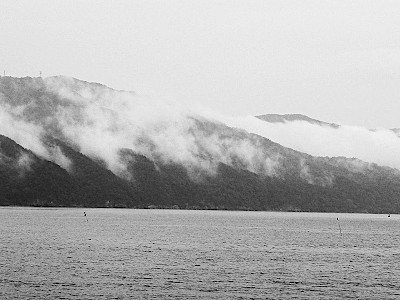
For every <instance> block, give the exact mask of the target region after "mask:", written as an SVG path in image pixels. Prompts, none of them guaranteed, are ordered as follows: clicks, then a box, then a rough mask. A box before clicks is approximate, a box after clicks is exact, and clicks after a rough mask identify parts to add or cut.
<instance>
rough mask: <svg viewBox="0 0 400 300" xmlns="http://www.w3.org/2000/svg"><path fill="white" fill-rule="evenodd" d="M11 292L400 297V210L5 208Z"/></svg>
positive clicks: (2, 282)
mask: <svg viewBox="0 0 400 300" xmlns="http://www.w3.org/2000/svg"><path fill="white" fill-rule="evenodd" d="M84 211H85V212H86V214H87V218H88V221H87V220H86V218H85V216H84V214H83V212H84ZM337 218H339V220H337ZM340 232H341V233H340ZM0 299H400V215H391V216H390V217H388V216H387V215H361V214H326V213H286V212H285V213H280V212H230V211H179V210H129V209H82V208H81V209H69V208H68V209H65V208H62V209H45V208H0Z"/></svg>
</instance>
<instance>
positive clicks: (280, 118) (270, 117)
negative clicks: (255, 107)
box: [256, 114, 340, 128]
mask: <svg viewBox="0 0 400 300" xmlns="http://www.w3.org/2000/svg"><path fill="white" fill-rule="evenodd" d="M256 118H258V119H260V120H263V121H266V122H269V123H286V122H293V121H304V122H308V123H310V124H316V125H319V126H329V127H332V128H339V127H340V125H338V124H335V123H327V122H323V121H319V120H316V119H312V118H310V117H307V116H305V115H301V114H286V115H278V114H266V115H260V116H256Z"/></svg>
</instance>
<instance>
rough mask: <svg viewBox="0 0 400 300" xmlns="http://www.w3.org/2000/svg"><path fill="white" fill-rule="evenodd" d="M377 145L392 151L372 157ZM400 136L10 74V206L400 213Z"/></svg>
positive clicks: (4, 139)
mask: <svg viewBox="0 0 400 300" xmlns="http://www.w3.org/2000/svg"><path fill="white" fill-rule="evenodd" d="M261 119H262V120H261ZM307 130H308V133H307V134H306V132H307ZM333 132H336V133H337V134H336V136H335V134H334V133H333ZM321 136H322V137H323V139H321ZM290 138H293V139H292V140H290ZM392 138H393V139H392ZM350 140H353V141H354V140H355V141H357V142H358V143H359V144H357V143H356V144H346V142H348V141H350ZM371 141H372V142H378V141H385V142H386V143H387V144H386V149H384V150H383V151H382V152H381V153H380V154H379V153H374V155H375V156H374V155H371V156H370V157H368V155H367V153H368V149H370V150H371V151H372V152H373V151H374V150H376V149H374V146H373V145H368V146H369V147H367V144H368V143H369V142H371ZM396 141H400V139H398V137H397V136H396V135H395V134H394V133H393V131H389V130H384V131H383V130H376V131H374V132H372V131H369V130H364V129H360V128H352V127H351V128H350V127H346V126H339V125H336V124H329V123H325V122H322V121H318V120H313V119H311V118H308V117H305V116H303V117H301V118H300V115H292V116H291V117H288V116H285V117H279V116H278V115H273V116H272V115H270V116H259V117H258V118H255V117H252V118H248V119H236V120H233V119H229V118H225V117H222V118H216V117H215V116H214V117H210V116H208V115H206V114H202V113H199V112H193V111H191V112H188V111H185V110H182V109H180V108H177V107H176V106H173V105H171V104H169V103H166V102H163V101H161V100H158V99H155V98H152V97H146V96H142V95H138V94H136V93H134V92H127V91H117V90H113V89H111V88H108V87H106V86H104V85H101V84H98V83H89V82H85V81H81V80H78V79H75V78H70V77H65V76H57V77H49V78H45V79H42V78H30V77H26V78H13V77H1V78H0V176H1V178H2V181H1V183H0V184H1V190H2V195H0V201H1V202H0V204H2V205H39V206H41V205H56V206H71V205H72V206H82V205H83V206H100V207H149V206H155V207H179V208H202V209H256V210H270V209H272V210H280V209H283V210H306V211H369V212H387V211H391V212H394V211H400V209H399V207H400V206H399V203H398V201H397V199H398V197H399V196H400V180H399V179H400V172H399V171H398V170H397V169H395V168H396V167H397V163H398V160H397V158H396V156H395V153H391V151H394V150H396V149H397V148H396V147H397V146H398V145H400V144H397V143H398V142H396ZM338 142H340V143H341V144H340V145H338V144H337V143H338ZM354 145H357V147H355V146H354ZM285 146H286V147H285ZM339 146H341V148H340V147H339ZM287 147H289V148H287ZM313 147H315V148H313ZM362 147H365V149H364V150H365V151H364V152H363V153H361V152H360V154H363V155H360V156H357V155H346V154H347V153H350V154H351V153H352V152H351V151H353V152H354V151H356V150H359V148H360V149H361V148H362ZM301 148H304V149H305V150H307V151H301V152H299V150H302V149H301ZM349 149H350V151H349ZM399 149H400V148H399ZM324 151H325V152H329V151H331V152H332V153H336V155H327V154H326V153H325V152H324ZM372 152H371V153H372ZM315 153H316V154H315ZM321 153H322V154H323V155H319V154H321ZM324 153H325V154H324ZM354 153H355V152H354ZM310 154H314V155H317V156H321V157H316V156H311V155H310ZM379 155H381V156H380V160H379V159H375V158H376V157H377V156H379ZM322 156H324V157H322ZM325 156H331V157H325ZM332 156H336V157H332ZM363 156H364V157H363ZM346 157H347V158H346ZM365 157H367V158H370V159H364V160H365V161H363V160H360V158H361V159H363V158H365ZM392 158H393V160H391V159H392ZM380 162H383V163H382V164H381V166H380V165H378V164H377V163H380ZM391 167H393V168H391ZM49 178H51V180H50V179H49ZM46 181H50V182H52V184H51V185H46Z"/></svg>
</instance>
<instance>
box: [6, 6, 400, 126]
mask: <svg viewBox="0 0 400 300" xmlns="http://www.w3.org/2000/svg"><path fill="white" fill-rule="evenodd" d="M3 69H5V70H6V74H7V75H11V76H17V77H21V76H38V75H39V71H40V70H41V71H42V72H43V76H52V75H59V74H62V75H68V76H73V77H76V78H79V79H82V80H87V81H95V82H100V83H104V84H106V85H108V86H110V87H113V88H116V89H126V90H134V91H138V92H141V93H147V94H153V95H161V96H162V97H167V98H170V99H174V100H176V101H178V102H180V103H183V104H184V105H186V106H188V107H197V106H199V105H200V106H203V107H204V108H208V109H209V110H212V111H217V112H222V113H225V114H228V115H232V116H243V115H257V114H266V113H302V114H306V115H308V116H310V117H313V118H317V119H320V120H323V121H327V122H336V123H341V124H348V125H360V126H366V127H371V128H372V127H388V128H392V127H400V117H399V112H400V1H383V0H376V1H368V0H358V1H357V0H352V1H348V0H343V1H323V0H310V1H306V0H304V1H299V0H293V1H285V0H278V1H267V0H261V1H251V0H242V1H235V0H230V1H218V0H193V1H192V0H181V1H177V0H168V1H161V0H159V1H154V0H153V1H152V0H143V1H134V0H131V1H128V0H127V1H116V0H113V1H100V0H93V1H84V0H80V1H72V0H71V1H56V0H49V1H44V0H36V1H32V0H30V1H18V0H0V70H1V73H3V71H2V70H3Z"/></svg>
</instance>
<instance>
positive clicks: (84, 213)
mask: <svg viewBox="0 0 400 300" xmlns="http://www.w3.org/2000/svg"><path fill="white" fill-rule="evenodd" d="M83 215H84V216H85V218H86V222H89V220H88V218H87V216H86V212H85V211H84V212H83Z"/></svg>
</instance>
